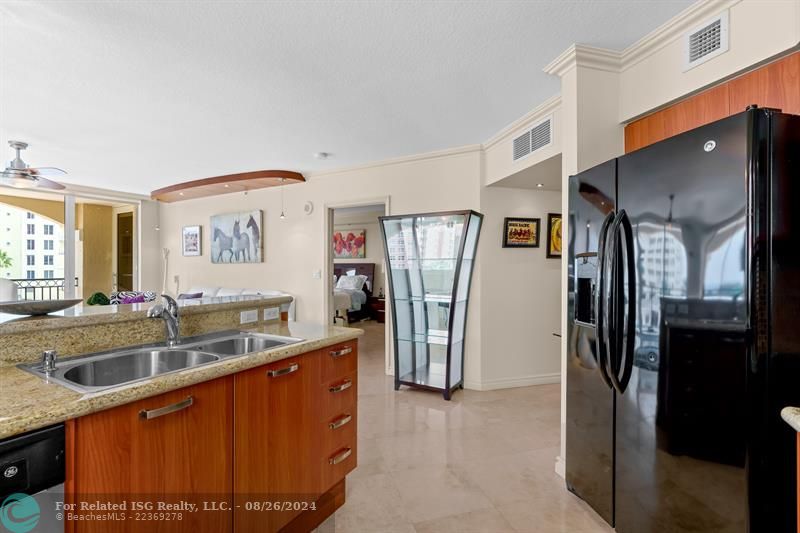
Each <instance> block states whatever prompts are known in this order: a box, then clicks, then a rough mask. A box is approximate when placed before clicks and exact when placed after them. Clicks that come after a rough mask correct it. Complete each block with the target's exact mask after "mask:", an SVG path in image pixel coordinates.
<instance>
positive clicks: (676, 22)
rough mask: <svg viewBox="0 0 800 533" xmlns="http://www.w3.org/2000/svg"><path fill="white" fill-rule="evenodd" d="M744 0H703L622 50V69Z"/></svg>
mask: <svg viewBox="0 0 800 533" xmlns="http://www.w3.org/2000/svg"><path fill="white" fill-rule="evenodd" d="M741 1H742V0H701V1H700V2H696V3H694V4H692V5H690V6H689V7H687V8H686V9H684V10H683V11H681V12H680V13H678V14H677V15H675V16H674V17H672V18H671V19H669V20H668V21H667V22H665V23H664V24H662V25H661V26H659V27H658V28H656V29H655V30H653V31H651V32H650V33H648V34H647V35H645V36H644V37H642V38H641V39H639V40H638V41H636V42H635V43H633V44H632V45H630V46H629V47H627V48H626V49H625V50H623V51H622V70H626V69H628V68H630V67H631V66H633V65H635V64H636V63H638V62H640V61H642V60H643V59H646V58H647V57H649V56H651V55H653V54H654V53H656V52H658V51H659V50H660V49H662V48H663V47H665V46H666V45H668V44H669V43H671V42H672V41H674V40H675V39H677V38H679V37H681V36H682V35H683V34H685V33H686V32H687V31H690V30H692V29H693V28H695V27H697V26H698V25H700V24H702V23H704V22H706V21H707V20H709V19H710V18H712V17H714V16H715V15H717V14H718V13H720V12H721V11H725V10H726V9H730V8H731V7H733V6H735V5H736V4H738V3H740V2H741Z"/></svg>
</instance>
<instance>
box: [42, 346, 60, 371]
mask: <svg viewBox="0 0 800 533" xmlns="http://www.w3.org/2000/svg"><path fill="white" fill-rule="evenodd" d="M57 357H58V353H57V352H56V351H55V350H45V351H43V352H42V370H44V371H45V372H46V373H48V374H49V373H50V372H55V370H56V358H57Z"/></svg>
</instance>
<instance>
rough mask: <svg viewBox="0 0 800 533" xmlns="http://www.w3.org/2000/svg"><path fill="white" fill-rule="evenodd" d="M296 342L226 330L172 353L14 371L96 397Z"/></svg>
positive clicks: (73, 360) (107, 356)
mask: <svg viewBox="0 0 800 533" xmlns="http://www.w3.org/2000/svg"><path fill="white" fill-rule="evenodd" d="M302 340H303V339H298V338H295V337H282V336H278V335H267V334H264V333H251V332H241V331H227V332H222V333H212V334H208V335H202V336H198V337H189V338H185V339H183V340H182V342H181V343H180V345H179V346H175V347H173V348H167V347H165V346H164V345H163V344H161V345H159V344H149V345H143V346H135V347H131V348H122V349H116V350H110V351H106V352H100V353H94V354H88V355H80V356H77V357H70V358H65V359H61V360H59V361H57V362H56V368H55V370H54V371H53V372H49V373H48V372H45V371H44V368H43V366H42V364H41V363H32V364H22V365H19V368H21V369H23V370H26V371H27V372H31V373H32V374H35V375H37V376H39V377H41V378H42V379H46V380H48V381H52V382H56V383H58V384H60V385H63V386H65V387H68V388H70V389H72V390H76V391H78V392H99V391H103V390H106V389H110V388H113V387H120V386H123V385H128V384H130V383H135V382H137V381H141V380H145V379H149V378H152V377H155V376H160V375H163V374H169V373H171V372H178V371H180V370H186V369H188V368H194V367H199V366H203V365H207V364H210V363H214V362H216V361H219V360H221V359H228V358H233V357H239V356H243V355H248V354H252V353H257V352H263V351H264V350H269V349H270V348H276V347H279V346H286V345H289V344H294V343H297V342H301V341H302Z"/></svg>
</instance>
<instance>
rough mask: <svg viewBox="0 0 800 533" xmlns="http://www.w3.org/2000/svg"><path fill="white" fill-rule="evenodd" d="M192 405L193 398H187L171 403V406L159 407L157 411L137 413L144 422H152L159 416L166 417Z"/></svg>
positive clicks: (149, 410)
mask: <svg viewBox="0 0 800 533" xmlns="http://www.w3.org/2000/svg"><path fill="white" fill-rule="evenodd" d="M193 403H194V397H193V396H187V397H186V399H185V400H181V401H179V402H177V403H173V404H172V405H165V406H164V407H159V408H158V409H142V410H141V411H139V418H142V419H144V420H152V419H154V418H158V417H159V416H164V415H168V414H170V413H174V412H176V411H183V410H184V409H187V408H189V407H191V406H192V404H193Z"/></svg>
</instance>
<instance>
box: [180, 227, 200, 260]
mask: <svg viewBox="0 0 800 533" xmlns="http://www.w3.org/2000/svg"><path fill="white" fill-rule="evenodd" d="M201 235H202V226H184V227H183V238H182V239H181V247H182V248H183V255H203V252H202V246H203V245H202V239H201Z"/></svg>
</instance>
